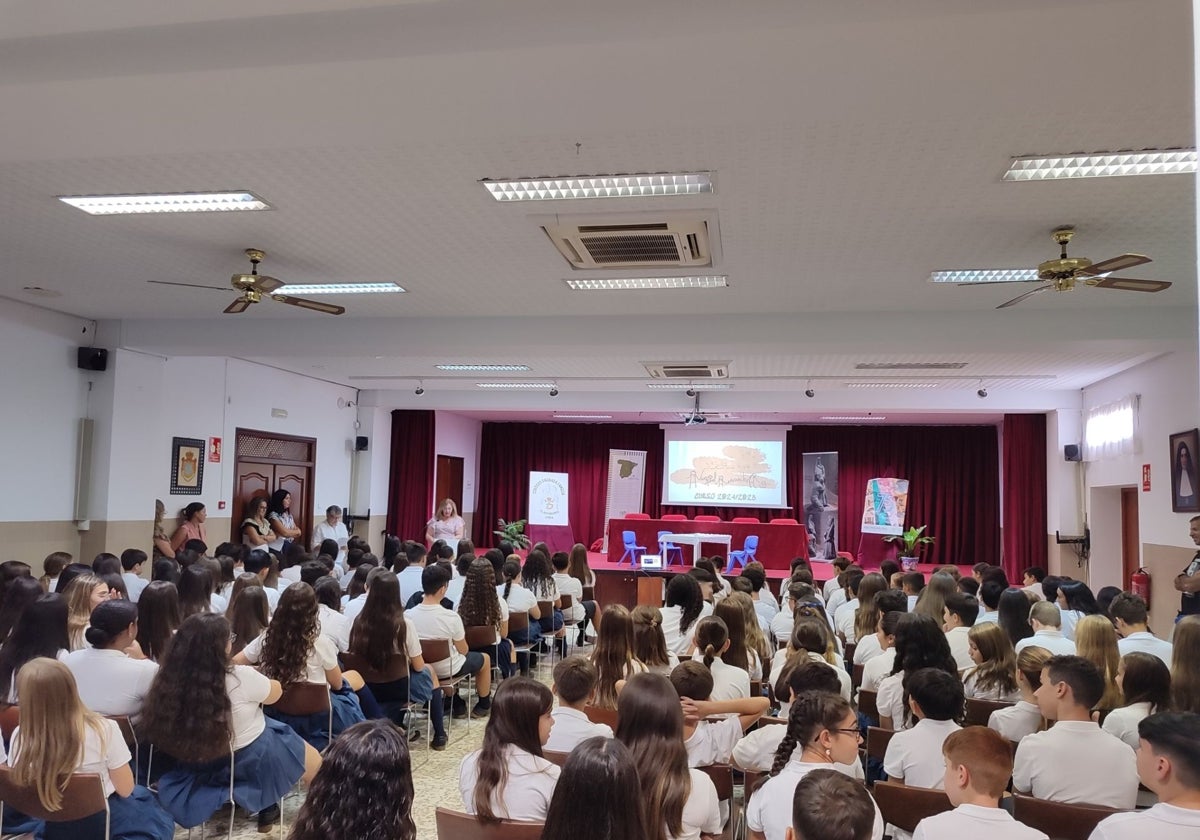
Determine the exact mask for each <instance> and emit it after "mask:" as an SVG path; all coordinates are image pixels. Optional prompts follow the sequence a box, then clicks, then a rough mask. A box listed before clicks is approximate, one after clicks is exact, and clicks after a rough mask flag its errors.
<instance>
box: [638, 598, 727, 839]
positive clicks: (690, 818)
mask: <svg viewBox="0 0 1200 840" xmlns="http://www.w3.org/2000/svg"><path fill="white" fill-rule="evenodd" d="M680 577H684V575H680ZM683 723H684V721H683V708H682V706H681V704H680V702H679V695H678V694H676V693H675V689H674V688H672V687H671V682H670V681H669V680H668V679H667V678H666V677H663V676H659V675H658V674H634V675H633V676H632V677H630V679H629V682H627V683H626V684H625V687H624V688H623V689H622V690H621V696H620V702H619V705H618V707H617V732H616V737H617V740H618V741H620V742H621V743H623V744H624V745H625V746H626V747H628V748H629V753H630V755H631V756H632V757H633V764H634V766H635V767H636V768H637V771H638V779H639V781H640V783H641V787H642V796H643V801H644V803H645V807H646V816H647V822H648V825H647V827H646V828H647V831H646V834H645V835H644V836H645V837H646V838H647V840H700V837H701V835H702V834H716V833H718V832H719V831H720V830H721V827H722V824H723V822H722V820H721V807H720V802H719V800H718V799H717V789H716V787H714V786H713V782H712V779H710V778H709V777H708V776H707V775H705V773H704V772H703V771H701V770H697V769H694V768H689V767H688V758H687V750H686V748H685V747H684V745H683Z"/></svg>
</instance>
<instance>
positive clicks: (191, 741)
mask: <svg viewBox="0 0 1200 840" xmlns="http://www.w3.org/2000/svg"><path fill="white" fill-rule="evenodd" d="M229 644H230V630H229V622H228V621H226V620H225V619H224V617H223V616H219V615H212V614H199V615H194V616H192V617H191V618H189V619H187V620H186V621H184V622H183V624H181V625H180V627H179V630H178V632H177V633H176V634H175V638H174V639H173V640H172V641H171V645H170V647H168V648H167V653H166V656H164V657H163V659H162V661H161V662H160V663H159V666H158V675H157V676H156V677H155V678H154V682H153V683H151V685H150V693H149V694H148V695H147V696H146V703H145V706H144V709H143V714H142V731H143V733H144V736H145V738H146V740H148V741H149V742H150V743H151V744H153V745H154V746H155V747H156V748H157V749H158V750H160V751H162V752H165V753H167V754H168V755H170V756H172V757H174V758H175V759H176V760H177V761H178V762H179V765H178V766H177V767H175V768H173V769H171V770H168V771H167V772H166V773H164V774H163V775H162V777H161V778H160V779H159V780H158V795H159V800H160V801H161V802H162V804H163V807H164V808H166V809H167V811H168V813H170V814H171V816H172V817H174V818H175V822H177V823H179V824H180V825H182V826H183V827H184V828H193V827H195V826H197V825H200V824H201V823H203V822H204V821H205V820H207V819H208V818H209V817H211V816H212V815H213V813H214V812H215V811H216V810H217V809H218V808H220V807H221V806H222V805H224V804H225V803H226V802H227V801H228V800H229V794H230V786H231V781H230V778H229V752H230V750H231V749H232V750H233V758H234V776H233V780H232V788H233V799H234V801H235V802H236V803H237V804H238V805H241V806H242V807H243V808H245V809H246V810H247V811H250V812H252V813H253V812H258V824H259V827H260V828H264V827H269V826H270V825H271V823H273V822H274V821H275V820H277V819H278V818H279V802H280V800H281V799H283V795H284V794H285V793H287V792H288V791H290V790H291V789H292V787H293V786H294V785H295V784H296V782H297V781H298V780H301V779H303V780H304V781H305V782H309V781H311V780H312V778H313V776H315V775H316V773H317V769H318V768H319V767H320V766H321V756H320V754H319V753H318V752H317V751H316V750H315V749H313V748H312V747H311V746H310V745H308V744H306V743H305V742H304V740H303V739H302V738H301V737H300V736H299V735H297V734H296V733H295V732H293V731H292V729H291V728H290V727H288V726H287V725H286V724H283V723H280V722H279V721H275V720H271V719H269V718H267V717H265V716H264V714H263V709H262V706H263V704H264V703H265V704H271V703H274V702H276V701H277V700H279V698H280V696H282V694H283V687H282V686H280V684H279V681H278V680H273V679H270V678H268V677H266V676H263V675H262V674H260V673H259V672H258V671H256V670H254V669H253V668H250V667H248V666H246V665H234V664H231V663H230V660H229Z"/></svg>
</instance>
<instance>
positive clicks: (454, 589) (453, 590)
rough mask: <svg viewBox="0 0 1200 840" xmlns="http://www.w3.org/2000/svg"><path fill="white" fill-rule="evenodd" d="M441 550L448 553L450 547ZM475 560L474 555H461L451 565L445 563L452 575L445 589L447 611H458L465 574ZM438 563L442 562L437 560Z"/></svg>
mask: <svg viewBox="0 0 1200 840" xmlns="http://www.w3.org/2000/svg"><path fill="white" fill-rule="evenodd" d="M443 548H445V549H446V550H448V551H449V550H450V546H448V545H447V546H443ZM476 559H478V558H476V556H475V555H474V554H463V555H460V556H458V557H456V558H454V562H453V563H452V564H450V563H447V565H449V566H450V568H451V570H452V573H453V575H454V577H452V578H451V579H450V585H449V586H448V587H447V588H446V600H447V601H449V602H450V607H449V609H452V610H457V609H458V602H459V601H461V600H462V593H463V587H465V586H466V585H467V572H468V571H470V569H471V563H473V562H474V561H475V560H476ZM438 562H439V563H440V562H442V561H441V560H439V561H438ZM488 568H491V563H489V564H488ZM493 585H494V584H493Z"/></svg>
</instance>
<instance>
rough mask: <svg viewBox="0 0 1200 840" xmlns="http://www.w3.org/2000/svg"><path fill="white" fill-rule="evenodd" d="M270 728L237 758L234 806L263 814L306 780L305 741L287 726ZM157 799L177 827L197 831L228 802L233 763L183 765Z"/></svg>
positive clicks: (270, 724) (161, 785)
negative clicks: (263, 811)
mask: <svg viewBox="0 0 1200 840" xmlns="http://www.w3.org/2000/svg"><path fill="white" fill-rule="evenodd" d="M266 724H267V728H266V729H265V730H264V731H263V733H262V734H261V735H259V736H258V737H257V738H255V739H254V741H253V742H252V743H250V744H247V745H246V746H244V747H242V748H241V749H240V750H238V751H237V752H236V753H234V778H233V801H234V802H236V803H237V804H238V805H241V806H242V807H243V808H245V809H246V810H247V811H250V812H258V811H261V810H263V809H264V808H269V807H271V806H272V805H275V804H277V803H278V802H280V801H281V800H282V799H283V797H284V794H286V793H287V792H288V791H290V790H291V789H292V788H293V787H295V785H296V782H298V781H300V777H301V776H303V775H304V740H303V739H302V738H301V737H300V736H299V735H297V734H296V733H295V732H293V731H292V730H291V728H290V727H288V726H287V724H284V723H280V722H279V721H276V720H271V719H270V718H267V721H266ZM158 798H159V801H160V802H161V803H162V806H163V807H164V808H165V809H166V810H167V813H169V814H170V815H171V816H172V817H174V818H175V822H177V823H179V824H180V825H181V826H183V827H184V828H194V827H196V826H198V825H200V824H201V823H202V822H205V821H206V820H208V818H209V817H211V816H212V815H213V814H214V813H216V812H217V809H219V808H220V807H221V806H222V805H224V804H225V803H226V802H228V801H229V759H227V758H220V759H217V760H216V761H211V762H209V763H207V764H202V765H180V766H178V767H176V768H174V769H172V770H169V771H167V772H166V773H164V774H163V775H162V778H160V779H159V781H158Z"/></svg>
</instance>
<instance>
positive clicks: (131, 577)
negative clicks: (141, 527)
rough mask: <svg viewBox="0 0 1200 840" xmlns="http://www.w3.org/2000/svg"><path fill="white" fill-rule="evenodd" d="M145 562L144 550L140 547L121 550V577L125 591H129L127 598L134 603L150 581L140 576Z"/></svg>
mask: <svg viewBox="0 0 1200 840" xmlns="http://www.w3.org/2000/svg"><path fill="white" fill-rule="evenodd" d="M145 562H146V552H144V551H142V550H141V549H140V548H127V549H125V550H124V551H122V552H121V568H122V569H124V570H125V571H124V573H123V574H122V575H121V579H122V580H124V581H125V591H126V592H128V593H129V600H130V601H132V602H133V603H135V604H136V603H137V602H138V598H140V597H141V595H142V590H143V589H145V588H146V587H147V586H148V585H149V583H150V581H149V580H147V579H146V578H144V577H142V565H143V564H144V563H145Z"/></svg>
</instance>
